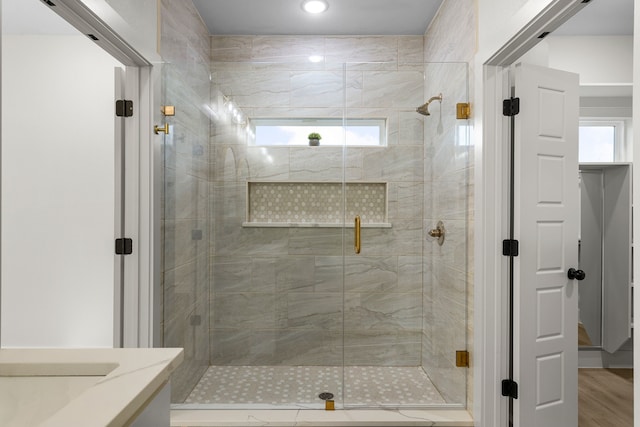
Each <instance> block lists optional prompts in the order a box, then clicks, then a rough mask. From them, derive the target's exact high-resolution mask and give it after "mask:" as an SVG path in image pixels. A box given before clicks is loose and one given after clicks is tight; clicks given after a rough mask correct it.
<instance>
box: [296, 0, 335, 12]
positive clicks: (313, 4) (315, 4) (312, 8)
mask: <svg viewBox="0 0 640 427" xmlns="http://www.w3.org/2000/svg"><path fill="white" fill-rule="evenodd" d="M328 8H329V3H327V2H326V1H324V0H305V1H304V2H302V9H303V10H304V11H305V12H309V13H322V12H324V11H325V10H327V9H328Z"/></svg>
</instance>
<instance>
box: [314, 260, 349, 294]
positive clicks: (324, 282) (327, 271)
mask: <svg viewBox="0 0 640 427" xmlns="http://www.w3.org/2000/svg"><path fill="white" fill-rule="evenodd" d="M314 279H315V283H314V285H315V290H316V291H317V292H335V293H339V294H342V292H343V290H344V261H343V257H342V256H316V257H315V275H314Z"/></svg>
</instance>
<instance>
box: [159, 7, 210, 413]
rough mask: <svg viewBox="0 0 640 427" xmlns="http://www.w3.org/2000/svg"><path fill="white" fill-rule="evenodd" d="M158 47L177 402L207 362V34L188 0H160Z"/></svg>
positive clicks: (169, 334)
mask: <svg viewBox="0 0 640 427" xmlns="http://www.w3.org/2000/svg"><path fill="white" fill-rule="evenodd" d="M161 19H162V21H161V27H162V30H161V40H160V53H161V55H162V58H163V60H164V61H165V62H164V64H163V65H162V87H163V89H164V93H163V94H162V102H163V103H164V105H174V106H175V107H176V115H175V117H166V120H167V121H168V122H169V123H170V125H171V133H170V134H169V135H167V136H166V137H165V140H164V144H163V154H164V165H163V166H164V167H163V170H164V186H163V187H164V188H163V194H162V197H163V206H164V210H163V212H162V227H163V229H162V236H163V245H162V247H163V248H164V250H163V267H162V269H163V276H162V277H163V280H162V290H163V316H162V317H163V320H162V322H163V323H162V325H161V326H162V330H163V346H165V347H183V348H184V351H185V359H184V363H182V365H180V367H179V368H178V369H177V370H176V372H175V373H174V374H173V375H172V380H171V382H172V388H171V391H172V402H183V401H184V399H185V398H186V397H187V396H188V394H189V392H190V391H191V390H192V389H193V387H194V386H195V384H196V383H197V382H198V380H199V379H200V377H201V376H202V374H203V373H204V372H205V371H206V369H207V368H208V365H209V331H208V325H209V315H210V312H209V305H208V292H209V244H208V235H207V234H208V232H209V226H208V221H209V211H208V195H209V194H208V185H209V170H208V167H209V163H208V150H209V127H210V120H209V117H208V116H207V114H206V112H205V111H202V110H201V106H202V105H207V104H209V86H210V81H209V65H210V64H209V54H210V47H209V44H210V40H209V34H208V31H207V29H206V27H205V26H204V24H203V23H202V21H201V19H200V17H199V15H198V13H197V11H196V9H195V8H194V6H193V3H192V2H191V0H162V2H161Z"/></svg>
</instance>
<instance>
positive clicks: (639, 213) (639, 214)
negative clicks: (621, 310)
mask: <svg viewBox="0 0 640 427" xmlns="http://www.w3.org/2000/svg"><path fill="white" fill-rule="evenodd" d="M633 29H634V31H633V33H634V36H633V38H634V40H633V74H632V75H633V76H640V0H635V1H634V20H633ZM633 92H634V93H635V94H636V96H634V97H633V141H634V145H636V144H635V141H640V132H639V131H638V129H639V128H640V95H638V94H640V79H638V78H634V81H633ZM639 144H640V142H639ZM633 162H634V163H635V164H636V165H638V164H640V149H638V148H636V147H634V150H633ZM632 188H633V199H632V200H640V173H634V174H633V184H632ZM632 221H633V223H634V224H636V226H635V227H633V239H632V241H634V242H640V226H638V224H640V209H634V210H633V219H632ZM632 271H635V275H636V277H637V275H638V272H640V256H638V254H637V253H636V255H635V256H634V259H633V270H632ZM633 307H634V310H633V312H634V313H638V310H639V309H640V292H634V293H633ZM638 329H639V328H634V330H633V366H634V369H636V368H637V369H640V332H638ZM633 395H634V396H635V397H634V405H633V409H634V410H633V414H634V415H633V417H634V425H635V426H640V398H638V397H637V396H640V381H634V382H633Z"/></svg>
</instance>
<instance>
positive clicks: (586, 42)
mask: <svg viewBox="0 0 640 427" xmlns="http://www.w3.org/2000/svg"><path fill="white" fill-rule="evenodd" d="M546 41H547V43H548V44H549V66H550V67H551V68H556V69H560V70H565V71H570V72H574V73H578V74H580V85H620V84H626V85H631V84H632V83H633V36H579V37H570V36H555V37H549V38H548V40H546Z"/></svg>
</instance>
